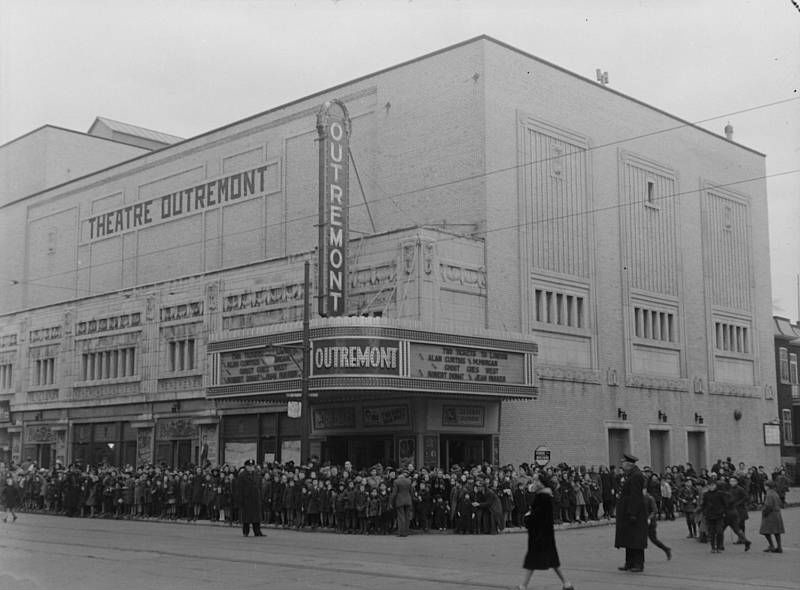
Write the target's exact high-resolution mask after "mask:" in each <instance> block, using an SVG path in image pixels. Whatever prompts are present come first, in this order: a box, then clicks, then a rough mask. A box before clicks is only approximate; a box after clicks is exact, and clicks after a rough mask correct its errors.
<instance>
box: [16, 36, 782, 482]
mask: <svg viewBox="0 0 800 590" xmlns="http://www.w3.org/2000/svg"><path fill="white" fill-rule="evenodd" d="M45 148H46V149H45ZM53 154H58V155H59V157H53ZM764 176H765V157H764V155H763V154H760V153H758V152H756V151H754V150H752V149H750V148H748V147H745V146H742V145H740V144H738V143H736V142H735V141H734V140H733V138H732V136H731V135H730V134H729V135H728V136H727V137H726V136H725V135H719V134H716V133H712V132H710V131H707V130H704V129H701V128H699V127H697V126H694V125H692V124H690V123H688V122H686V121H683V120H681V119H679V118H677V117H675V116H673V115H670V114H668V113H665V112H663V111H661V110H659V109H658V108H656V107H654V106H650V105H647V104H644V103H642V102H640V101H638V100H636V99H634V98H631V97H628V96H625V95H623V94H621V93H619V92H616V91H615V90H613V89H610V88H609V87H607V86H603V85H600V84H597V83H595V82H593V81H591V80H588V79H586V78H583V77H581V76H578V75H576V74H573V73H571V72H568V71H566V70H563V69H562V68H560V67H558V66H556V65H553V64H551V63H548V62H545V61H543V60H541V59H538V58H536V57H534V56H531V55H529V54H526V53H524V52H522V51H519V50H518V49H515V48H513V47H510V46H508V45H505V44H504V43H501V42H499V41H497V40H494V39H491V38H489V37H478V38H475V39H471V40H469V41H466V42H464V43H460V44H458V45H455V46H452V47H448V48H445V49H442V50H440V51H438V52H435V53H433V54H430V55H426V56H423V57H420V58H418V59H415V60H412V61H409V62H406V63H403V64H399V65H396V66H392V67H389V68H387V69H385V70H382V71H379V72H376V73H374V74H370V75H366V76H363V77H361V78H358V79H356V80H352V81H349V82H345V83H343V84H340V85H338V86H336V87H334V88H329V89H327V90H323V91H320V92H319V93H316V94H314V95H311V96H308V97H304V98H300V99H298V100H296V101H293V102H291V103H288V104H285V105H282V106H278V107H274V108H270V109H269V110H266V111H264V112H262V113H259V114H256V115H253V116H252V117H249V118H247V119H244V120H241V121H236V122H233V123H231V124H229V125H226V126H224V127H221V128H219V129H215V130H212V131H209V132H206V133H203V134H201V135H198V136H196V137H192V138H189V139H180V138H176V137H174V136H169V135H166V134H163V133H159V132H155V131H150V130H147V129H142V128H138V127H134V126H131V125H126V124H123V123H119V122H116V121H111V120H108V119H100V118H98V119H97V121H95V123H94V124H93V125H92V128H91V129H90V130H89V132H88V133H79V132H74V131H69V130H65V129H59V128H56V127H50V126H45V127H43V128H41V129H38V130H36V131H33V132H31V133H29V134H27V135H25V136H23V137H20V138H18V139H16V140H14V141H12V142H9V143H8V144H5V145H4V146H0V178H2V179H3V180H2V185H0V191H1V192H0V224H2V227H3V228H4V231H3V232H2V236H0V244H2V247H3V248H4V251H5V252H13V253H15V255H14V256H7V257H4V259H3V260H0V276H2V277H3V278H4V280H3V283H2V285H0V450H1V451H2V453H3V457H2V458H3V459H6V460H8V459H13V460H15V461H25V460H27V459H30V460H35V461H38V462H39V463H40V464H41V465H43V466H48V465H50V464H52V463H53V462H54V461H56V460H61V461H64V462H72V461H81V462H84V463H96V462H101V461H107V462H109V463H117V464H126V463H127V464H141V463H149V462H158V463H162V462H163V463H166V464H168V465H174V466H182V465H186V464H190V463H200V462H205V461H210V462H211V463H214V464H216V463H224V462H228V463H231V464H240V463H241V462H242V461H243V460H244V459H247V458H254V459H257V460H258V461H259V462H270V461H282V462H286V461H289V460H292V461H295V462H296V461H299V460H301V459H305V458H306V457H308V456H317V457H319V458H320V459H321V460H323V461H325V460H330V461H333V462H336V463H343V462H344V461H345V460H350V461H352V462H353V463H354V464H355V465H357V466H368V465H370V464H373V463H375V462H377V461H381V462H383V463H387V462H390V463H396V464H406V463H413V464H415V465H429V466H432V465H440V466H443V467H448V466H450V465H452V464H453V463H456V462H458V463H478V462H483V461H488V462H496V463H501V464H505V463H521V462H523V461H526V462H530V461H532V460H533V457H534V450H535V449H537V448H539V447H546V448H547V449H549V450H550V453H551V457H552V460H553V461H555V462H560V461H567V462H569V463H578V464H586V465H592V464H593V465H599V464H606V463H609V462H616V461H617V459H618V457H619V455H620V454H621V453H622V452H623V451H630V452H633V453H635V454H637V455H639V456H640V457H643V459H644V460H643V462H646V463H650V464H652V465H653V466H654V467H655V468H662V467H663V466H664V465H668V464H676V463H683V462H685V461H691V462H693V463H694V464H695V465H696V466H703V465H707V464H710V463H711V462H712V461H713V460H715V459H716V458H717V457H719V456H731V457H736V458H737V460H742V461H745V462H754V463H757V464H764V465H771V464H774V463H777V462H778V460H779V454H778V450H776V447H774V446H771V445H765V444H764V439H763V425H764V424H765V423H769V422H771V421H772V420H774V418H775V417H776V415H777V404H776V400H775V395H774V390H775V363H774V360H773V352H772V350H773V343H772V317H771V294H770V287H769V258H768V251H769V249H768V234H767V206H766V199H767V196H766V184H765V181H764ZM6 230H7V231H6ZM307 270H308V272H307ZM307 277H308V279H307Z"/></svg>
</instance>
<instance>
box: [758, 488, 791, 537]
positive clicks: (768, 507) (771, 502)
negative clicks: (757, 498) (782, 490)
mask: <svg viewBox="0 0 800 590" xmlns="http://www.w3.org/2000/svg"><path fill="white" fill-rule="evenodd" d="M785 532H786V531H785V530H784V528H783V517H782V516H781V499H780V496H778V492H776V491H775V490H774V489H772V488H768V489H767V494H766V496H765V497H764V507H763V508H762V509H761V528H759V529H758V534H759V535H782V534H784V533H785Z"/></svg>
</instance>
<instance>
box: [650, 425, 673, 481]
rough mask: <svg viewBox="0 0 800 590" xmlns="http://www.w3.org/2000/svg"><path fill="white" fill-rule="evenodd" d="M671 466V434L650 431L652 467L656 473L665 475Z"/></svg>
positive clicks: (662, 431) (661, 431)
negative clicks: (669, 465)
mask: <svg viewBox="0 0 800 590" xmlns="http://www.w3.org/2000/svg"><path fill="white" fill-rule="evenodd" d="M668 464H669V432H667V431H666V430H651V431H650V467H652V469H653V472H654V473H663V472H664V467H665V466H666V465H668Z"/></svg>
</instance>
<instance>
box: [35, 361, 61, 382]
mask: <svg viewBox="0 0 800 590" xmlns="http://www.w3.org/2000/svg"><path fill="white" fill-rule="evenodd" d="M55 369H56V359H54V358H46V359H36V362H35V363H34V364H33V370H32V375H31V385H52V384H53V383H55V382H56V374H55V373H56V371H55Z"/></svg>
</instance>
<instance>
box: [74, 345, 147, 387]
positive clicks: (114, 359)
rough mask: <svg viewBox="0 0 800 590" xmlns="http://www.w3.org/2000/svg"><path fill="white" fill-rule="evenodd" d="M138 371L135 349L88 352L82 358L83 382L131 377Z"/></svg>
mask: <svg viewBox="0 0 800 590" xmlns="http://www.w3.org/2000/svg"><path fill="white" fill-rule="evenodd" d="M135 370H136V349H135V348H134V347H132V346H131V347H129V348H120V349H118V350H104V351H102V352H86V353H84V354H83V355H82V357H81V381H99V380H100V379H119V378H120V377H131V376H132V375H134V372H135Z"/></svg>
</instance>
